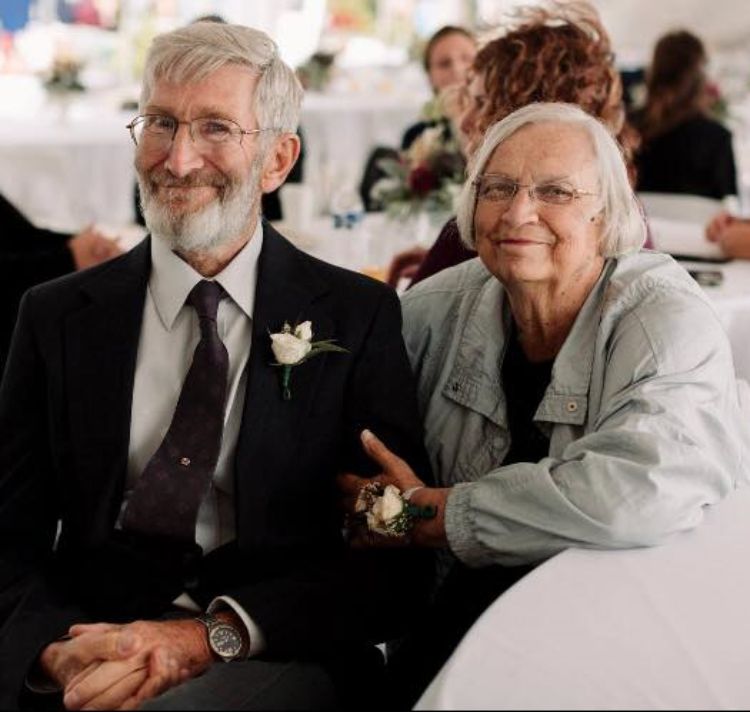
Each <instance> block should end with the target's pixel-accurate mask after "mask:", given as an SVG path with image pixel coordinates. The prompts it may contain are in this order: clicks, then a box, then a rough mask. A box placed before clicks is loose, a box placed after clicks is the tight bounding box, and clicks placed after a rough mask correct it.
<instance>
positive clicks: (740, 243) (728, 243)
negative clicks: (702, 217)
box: [706, 212, 750, 260]
mask: <svg viewBox="0 0 750 712" xmlns="http://www.w3.org/2000/svg"><path fill="white" fill-rule="evenodd" d="M706 237H707V238H708V240H709V241H710V242H715V243H716V244H718V246H719V247H720V248H721V251H722V252H723V253H724V254H725V255H726V256H727V257H739V258H741V259H745V260H750V219H747V218H740V217H737V216H735V215H732V214H730V213H728V212H721V213H719V214H718V215H716V216H715V217H714V218H713V219H712V220H711V222H709V223H708V225H707V226H706Z"/></svg>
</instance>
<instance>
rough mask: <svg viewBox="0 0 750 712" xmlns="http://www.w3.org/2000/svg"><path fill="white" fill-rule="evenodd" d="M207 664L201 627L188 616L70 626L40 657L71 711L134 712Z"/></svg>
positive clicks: (203, 669) (209, 652)
mask: <svg viewBox="0 0 750 712" xmlns="http://www.w3.org/2000/svg"><path fill="white" fill-rule="evenodd" d="M211 663H212V655H211V651H210V650H209V647H208V644H207V641H206V636H205V631H204V629H203V626H202V625H201V624H200V623H198V622H197V621H195V620H194V619H192V618H185V619H178V620H165V621H135V622H133V623H128V624H126V625H114V624H110V623H94V624H90V625H74V626H72V627H71V629H70V631H69V637H66V638H65V639H62V640H59V641H56V642H54V643H51V644H50V645H48V646H47V647H46V648H45V649H44V652H43V653H42V655H41V658H40V664H41V667H42V670H43V672H44V673H45V675H46V676H47V677H48V678H49V679H51V680H52V681H54V682H56V683H57V684H58V685H59V686H60V687H61V688H63V690H64V693H63V694H64V696H63V702H64V705H65V708H66V709H69V710H79V709H81V710H85V709H119V710H130V709H136V708H137V707H139V706H140V705H141V704H143V702H144V701H146V700H148V699H151V698H153V697H156V696H157V695H160V694H162V693H163V692H164V691H166V690H168V689H169V688H171V687H174V686H175V685H178V684H180V683H181V682H184V681H185V680H187V679H189V678H192V677H195V676H197V675H200V674H201V673H203V672H204V671H205V670H206V669H207V668H208V667H209V666H210V665H211Z"/></svg>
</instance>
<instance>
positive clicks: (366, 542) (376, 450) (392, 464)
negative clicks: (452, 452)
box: [338, 430, 450, 547]
mask: <svg viewBox="0 0 750 712" xmlns="http://www.w3.org/2000/svg"><path fill="white" fill-rule="evenodd" d="M361 440H362V446H363V447H364V449H365V452H366V453H367V454H368V455H369V456H370V457H371V458H372V459H373V460H375V462H377V463H378V464H379V465H380V466H381V467H382V469H383V472H382V474H380V475H378V476H377V477H374V478H370V479H368V478H365V477H359V476H357V475H354V474H351V473H345V474H342V475H339V477H338V486H339V489H340V490H341V493H342V494H343V499H344V507H345V509H346V511H347V512H349V513H350V514H354V512H355V504H356V501H357V497H358V496H359V492H360V490H361V489H362V487H364V486H365V485H366V484H367V483H368V482H380V483H381V484H382V485H384V486H385V485H395V486H396V487H398V489H399V490H401V492H405V491H406V490H409V489H413V488H419V489H418V490H416V491H415V492H414V494H413V495H412V496H411V498H410V499H409V502H411V503H412V504H414V505H416V506H418V507H425V506H428V505H431V506H434V507H436V509H437V516H435V517H434V518H433V519H418V520H417V521H416V522H415V523H414V527H413V528H412V530H411V535H410V543H412V544H415V545H417V546H429V547H442V546H445V545H446V544H447V540H446V537H445V503H446V501H447V499H448V494H449V493H450V488H437V487H425V485H424V482H422V480H420V479H419V477H417V475H416V474H415V473H414V470H412V469H411V467H410V466H409V464H408V463H407V462H406V461H405V460H402V459H401V458H400V457H399V456H398V455H395V454H394V453H392V452H391V451H390V450H389V449H388V448H387V447H386V446H385V444H384V443H383V441H382V440H380V439H379V438H377V437H376V436H375V435H374V434H373V433H371V432H370V431H369V430H364V431H362V436H361ZM354 543H355V544H356V545H357V546H380V547H384V546H393V545H394V544H398V543H399V540H398V539H395V540H394V539H393V538H389V537H381V536H373V535H370V536H365V537H356V539H355V542H354Z"/></svg>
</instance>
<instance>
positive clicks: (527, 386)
mask: <svg viewBox="0 0 750 712" xmlns="http://www.w3.org/2000/svg"><path fill="white" fill-rule="evenodd" d="M552 363H553V362H552V361H541V362H539V363H534V362H532V361H529V359H528V358H527V357H526V354H525V353H524V352H523V349H522V348H521V344H520V343H519V341H518V332H517V330H516V328H515V326H514V327H513V329H512V331H511V334H510V339H509V341H508V350H507V352H506V354H505V360H504V361H503V367H502V373H503V388H504V390H505V397H506V407H507V411H508V426H509V428H510V442H511V445H510V450H509V451H508V454H507V455H506V456H505V459H504V460H503V465H512V464H513V463H516V462H539V460H541V459H542V458H543V457H547V455H549V437H547V435H545V434H544V433H543V432H542V431H541V430H540V429H539V426H538V425H537V424H536V423H535V422H534V413H536V409H537V408H538V407H539V403H541V401H542V398H543V397H544V392H545V391H546V390H547V386H548V385H549V382H550V378H551V376H552Z"/></svg>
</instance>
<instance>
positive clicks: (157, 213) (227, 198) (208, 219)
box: [138, 157, 263, 253]
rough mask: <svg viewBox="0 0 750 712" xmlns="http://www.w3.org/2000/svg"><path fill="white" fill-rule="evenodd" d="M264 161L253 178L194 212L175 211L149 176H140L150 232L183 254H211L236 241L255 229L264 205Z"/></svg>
mask: <svg viewBox="0 0 750 712" xmlns="http://www.w3.org/2000/svg"><path fill="white" fill-rule="evenodd" d="M262 166H263V161H262V160H260V157H258V158H257V159H256V160H254V161H253V163H252V166H251V167H250V175H249V176H248V178H247V179H246V180H244V181H242V182H241V183H239V184H237V183H233V184H232V183H230V184H228V187H227V189H226V192H225V193H224V194H223V195H222V194H219V196H218V197H217V198H216V199H215V200H212V201H211V202H210V203H209V204H208V205H206V206H204V207H203V208H201V209H200V210H197V211H195V212H192V213H183V212H178V211H174V210H172V209H171V208H170V207H169V206H168V205H164V204H163V203H161V202H160V201H159V200H158V198H156V196H155V195H154V191H153V190H152V186H151V183H150V181H149V179H148V178H147V177H144V176H142V175H140V174H139V175H138V187H139V189H140V194H141V209H142V211H143V217H144V219H145V221H146V227H148V230H149V232H150V233H151V234H152V235H153V236H154V237H155V238H157V239H159V240H163V241H164V242H166V243H167V245H169V247H170V249H171V250H174V251H175V252H180V253H189V252H210V251H212V250H215V249H217V248H219V247H222V246H224V245H227V244H229V243H231V242H233V241H234V240H236V239H237V238H238V237H239V236H240V235H242V234H243V233H244V232H247V231H248V230H249V229H250V228H251V222H253V220H252V218H253V217H254V216H255V215H257V212H258V205H259V202H260V173H261V170H262Z"/></svg>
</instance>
